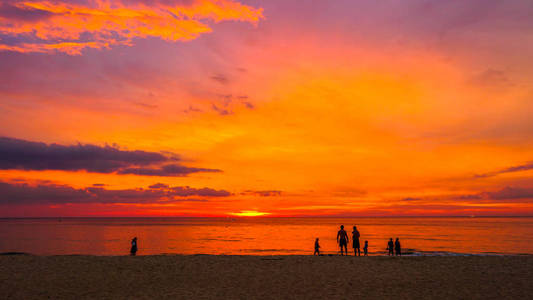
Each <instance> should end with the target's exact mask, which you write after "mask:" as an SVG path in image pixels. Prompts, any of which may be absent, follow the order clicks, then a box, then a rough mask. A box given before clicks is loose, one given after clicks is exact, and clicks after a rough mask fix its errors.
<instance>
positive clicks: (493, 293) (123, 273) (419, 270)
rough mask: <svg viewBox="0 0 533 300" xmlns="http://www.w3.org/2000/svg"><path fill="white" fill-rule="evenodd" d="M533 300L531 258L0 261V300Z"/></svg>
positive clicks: (22, 258)
mask: <svg viewBox="0 0 533 300" xmlns="http://www.w3.org/2000/svg"><path fill="white" fill-rule="evenodd" d="M35 298H41V299H43V298H44V299H47V298H51V299H63V298H67V299H74V298H84V299H86V298H91V299H94V298H105V299H126V298H128V299H135V298H145V299H147V298H172V299H176V298H179V299H213V298H215V299H216V298H218V299H256V298H266V299H289V298H291V299H300V298H303V299H311V298H314V299H355V298H363V299H368V298H373V299H378V298H379V299H385V298H389V299H390V298H396V299H407V298H411V299H413V298H418V299H427V298H451V299H487V298H488V299H496V298H514V299H532V298H533V256H501V257H498V256H492V257H401V258H396V257H393V258H391V257H358V258H354V257H338V256H334V257H328V256H323V257H313V256H264V257H261V256H208V255H197V256H182V255H169V256H138V257H127V256H126V257H98V256H31V255H8V256H0V299H35Z"/></svg>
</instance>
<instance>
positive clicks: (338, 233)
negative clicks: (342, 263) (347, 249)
mask: <svg viewBox="0 0 533 300" xmlns="http://www.w3.org/2000/svg"><path fill="white" fill-rule="evenodd" d="M340 234H341V232H340V231H338V232H337V243H338V242H339V235H340Z"/></svg>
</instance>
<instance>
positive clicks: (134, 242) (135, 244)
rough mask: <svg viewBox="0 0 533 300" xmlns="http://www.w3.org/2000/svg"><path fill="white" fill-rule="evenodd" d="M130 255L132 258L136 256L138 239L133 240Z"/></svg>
mask: <svg viewBox="0 0 533 300" xmlns="http://www.w3.org/2000/svg"><path fill="white" fill-rule="evenodd" d="M130 254H131V256H135V254H137V237H134V238H133V240H131V250H130Z"/></svg>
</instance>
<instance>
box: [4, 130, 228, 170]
mask: <svg viewBox="0 0 533 300" xmlns="http://www.w3.org/2000/svg"><path fill="white" fill-rule="evenodd" d="M179 160H180V158H179V157H178V156H177V155H175V154H163V153H158V152H147V151H141V150H134V151H128V150H120V149H118V148H116V147H111V146H107V145H106V146H103V147H101V146H96V145H91V144H85V145H84V144H78V145H69V146H64V145H58V144H45V143H38V142H31V141H25V140H20V139H13V138H7V137H0V170H37V171H41V170H61V171H87V172H94V173H116V174H134V175H144V176H187V175H188V174H191V173H197V172H221V170H217V169H207V168H193V167H186V166H183V165H180V164H177V163H176V162H177V161H179Z"/></svg>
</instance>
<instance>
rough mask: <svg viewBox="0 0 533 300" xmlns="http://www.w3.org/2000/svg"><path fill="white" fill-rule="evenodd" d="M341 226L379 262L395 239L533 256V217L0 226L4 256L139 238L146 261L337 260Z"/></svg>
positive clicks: (414, 246) (117, 244)
mask: <svg viewBox="0 0 533 300" xmlns="http://www.w3.org/2000/svg"><path fill="white" fill-rule="evenodd" d="M341 224H344V226H345V227H346V229H347V231H348V233H349V234H350V232H351V231H352V226H353V225H357V227H358V229H359V231H360V233H361V244H363V243H364V241H365V240H367V241H368V242H369V252H370V254H371V255H383V254H384V253H385V248H386V243H387V240H388V239H389V238H391V237H392V238H396V237H399V238H400V241H401V243H402V248H403V249H404V252H407V253H408V254H410V255H454V254H526V253H527V254H533V218H63V219H0V252H26V253H32V254H38V255H53V254H91V255H125V254H128V252H129V248H130V240H131V238H132V237H134V236H136V237H138V244H139V252H138V255H148V254H164V253H176V254H237V255H241V254H246V255H271V254H312V253H313V249H314V241H315V238H317V237H318V238H319V239H320V244H321V246H322V251H323V252H324V253H326V254H335V253H338V248H337V245H336V234H337V230H338V228H339V226H340V225H341ZM350 236H351V234H350ZM350 246H351V244H350Z"/></svg>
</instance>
